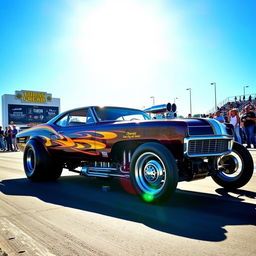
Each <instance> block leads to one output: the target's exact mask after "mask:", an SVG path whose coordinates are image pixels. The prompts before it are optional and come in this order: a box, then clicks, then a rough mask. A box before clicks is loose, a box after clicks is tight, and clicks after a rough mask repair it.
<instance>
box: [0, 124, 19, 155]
mask: <svg viewBox="0 0 256 256" xmlns="http://www.w3.org/2000/svg"><path fill="white" fill-rule="evenodd" d="M17 133H18V130H17V128H16V126H15V125H12V126H10V125H9V126H7V127H5V130H3V128H2V126H0V150H1V151H3V152H5V151H18V146H17V142H16V135H17Z"/></svg>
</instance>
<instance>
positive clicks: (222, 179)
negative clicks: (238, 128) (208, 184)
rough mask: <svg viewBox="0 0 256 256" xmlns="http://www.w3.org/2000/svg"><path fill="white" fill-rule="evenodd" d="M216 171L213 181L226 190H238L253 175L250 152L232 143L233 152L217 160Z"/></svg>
mask: <svg viewBox="0 0 256 256" xmlns="http://www.w3.org/2000/svg"><path fill="white" fill-rule="evenodd" d="M217 166H218V170H217V172H216V173H215V174H214V175H212V178H213V180H214V181H215V182H216V183H217V184H218V185H220V186H222V187H224V188H227V189H235V188H240V187H242V186H244V185H245V184H247V182H248V181H249V180H250V179H251V177H252V174H253V169H254V166H253V159H252V156H251V154H250V152H249V151H248V150H247V149H246V148H245V147H244V146H243V145H241V144H239V143H236V142H234V145H233V151H232V152H231V153H230V154H228V155H225V156H222V157H220V158H219V159H218V162H217Z"/></svg>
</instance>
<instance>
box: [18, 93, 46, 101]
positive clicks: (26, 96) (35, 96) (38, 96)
mask: <svg viewBox="0 0 256 256" xmlns="http://www.w3.org/2000/svg"><path fill="white" fill-rule="evenodd" d="M22 100H23V101H27V102H38V103H45V102H46V100H47V99H46V93H45V92H30V91H23V96H22Z"/></svg>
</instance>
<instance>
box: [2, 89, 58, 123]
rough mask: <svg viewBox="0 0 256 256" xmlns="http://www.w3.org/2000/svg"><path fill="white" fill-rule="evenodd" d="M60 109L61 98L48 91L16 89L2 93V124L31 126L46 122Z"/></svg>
mask: <svg viewBox="0 0 256 256" xmlns="http://www.w3.org/2000/svg"><path fill="white" fill-rule="evenodd" d="M59 111H60V99H59V98H52V95H51V94H49V93H46V92H37V91H26V90H24V91H23V90H22V91H15V94H14V95H11V94H4V95H2V126H3V127H6V126H8V125H13V124H15V125H17V126H18V127H30V126H33V125H36V124H40V123H45V122H47V121H49V120H50V119H51V118H53V117H54V116H56V115H58V114H59Z"/></svg>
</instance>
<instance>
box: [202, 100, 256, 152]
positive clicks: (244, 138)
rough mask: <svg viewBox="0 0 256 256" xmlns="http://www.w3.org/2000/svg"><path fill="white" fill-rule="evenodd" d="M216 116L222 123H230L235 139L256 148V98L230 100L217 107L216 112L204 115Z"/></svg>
mask: <svg viewBox="0 0 256 256" xmlns="http://www.w3.org/2000/svg"><path fill="white" fill-rule="evenodd" d="M202 117H208V118H214V119H216V120H218V121H219V122H221V123H224V122H225V123H230V124H231V127H232V129H233V132H234V139H235V141H237V142H239V143H241V144H246V147H247V148H251V147H252V146H253V147H254V148H256V139H255V133H256V99H254V100H252V98H251V97H249V98H248V100H247V101H246V100H243V101H241V100H239V101H237V99H236V98H235V101H234V102H228V103H226V104H225V105H224V106H222V107H220V108H218V109H217V111H216V112H215V113H211V114H208V115H202Z"/></svg>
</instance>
